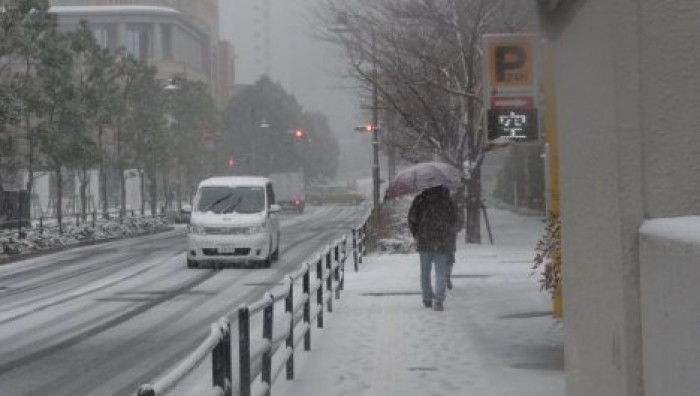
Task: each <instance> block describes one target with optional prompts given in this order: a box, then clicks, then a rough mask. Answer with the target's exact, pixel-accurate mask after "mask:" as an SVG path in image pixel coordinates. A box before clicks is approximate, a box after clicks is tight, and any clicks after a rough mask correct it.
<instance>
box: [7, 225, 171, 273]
mask: <svg viewBox="0 0 700 396" xmlns="http://www.w3.org/2000/svg"><path fill="white" fill-rule="evenodd" d="M174 229H175V227H173V226H168V227H166V228H163V229H159V230H156V231H152V232H141V233H138V234H131V235H122V236H117V237H111V238H104V239H93V240H89V241H80V242H78V243H75V244H71V245H65V246H52V247H49V248H46V249H41V250H35V251H32V252H27V253H20V254H17V255H12V256H8V257H3V258H0V265H5V264H11V263H15V262H17V261H22V260H28V259H31V258H35V257H39V256H44V255H48V254H52V253H58V252H61V251H64V250H69V249H75V248H79V247H85V246H93V245H98V244H101V243H107V242H114V241H118V240H122V239H130V238H138V237H142V236H146V235H155V234H161V233H164V232H168V231H172V230H174Z"/></svg>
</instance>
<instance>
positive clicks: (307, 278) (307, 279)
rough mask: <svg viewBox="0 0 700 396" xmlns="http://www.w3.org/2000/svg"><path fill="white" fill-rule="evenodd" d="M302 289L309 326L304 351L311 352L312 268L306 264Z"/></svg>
mask: <svg viewBox="0 0 700 396" xmlns="http://www.w3.org/2000/svg"><path fill="white" fill-rule="evenodd" d="M302 288H303V291H304V294H305V295H306V297H307V298H306V303H305V304H304V323H305V324H307V325H309V326H308V328H307V330H306V334H304V350H305V351H310V350H311V293H309V292H310V291H311V267H310V266H309V263H306V271H304V278H303V280H302Z"/></svg>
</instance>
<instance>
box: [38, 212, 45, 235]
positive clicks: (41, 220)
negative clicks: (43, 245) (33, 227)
mask: <svg viewBox="0 0 700 396" xmlns="http://www.w3.org/2000/svg"><path fill="white" fill-rule="evenodd" d="M39 235H44V216H41V217H39Z"/></svg>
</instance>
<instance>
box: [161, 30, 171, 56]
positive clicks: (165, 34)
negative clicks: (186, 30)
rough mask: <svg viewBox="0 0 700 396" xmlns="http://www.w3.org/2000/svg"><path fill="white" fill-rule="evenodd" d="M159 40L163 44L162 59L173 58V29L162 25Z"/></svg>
mask: <svg viewBox="0 0 700 396" xmlns="http://www.w3.org/2000/svg"><path fill="white" fill-rule="evenodd" d="M161 41H162V45H163V59H167V60H172V59H173V29H172V27H171V26H168V25H163V26H162V30H161Z"/></svg>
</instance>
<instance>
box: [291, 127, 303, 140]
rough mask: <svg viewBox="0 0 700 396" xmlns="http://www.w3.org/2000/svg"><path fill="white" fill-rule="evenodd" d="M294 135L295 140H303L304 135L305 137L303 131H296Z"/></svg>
mask: <svg viewBox="0 0 700 396" xmlns="http://www.w3.org/2000/svg"><path fill="white" fill-rule="evenodd" d="M293 134H294V139H303V138H304V135H305V134H304V131H302V130H301V129H295V130H294V132H293Z"/></svg>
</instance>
